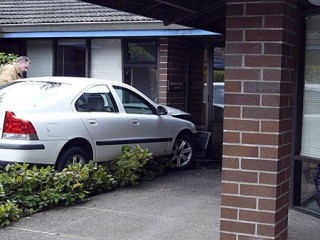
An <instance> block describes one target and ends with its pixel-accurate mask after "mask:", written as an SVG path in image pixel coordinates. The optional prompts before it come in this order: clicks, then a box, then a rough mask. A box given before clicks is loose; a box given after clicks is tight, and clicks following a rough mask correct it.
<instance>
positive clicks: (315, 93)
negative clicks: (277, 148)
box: [300, 16, 320, 159]
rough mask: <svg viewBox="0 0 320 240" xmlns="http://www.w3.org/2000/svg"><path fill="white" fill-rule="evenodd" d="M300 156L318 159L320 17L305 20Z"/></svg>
mask: <svg viewBox="0 0 320 240" xmlns="http://www.w3.org/2000/svg"><path fill="white" fill-rule="evenodd" d="M306 23H307V37H306V53H305V76H304V80H305V88H304V99H303V120H302V141H301V152H300V154H301V155H302V156H306V157H313V158H319V159H320V16H312V17H308V18H307V19H306Z"/></svg>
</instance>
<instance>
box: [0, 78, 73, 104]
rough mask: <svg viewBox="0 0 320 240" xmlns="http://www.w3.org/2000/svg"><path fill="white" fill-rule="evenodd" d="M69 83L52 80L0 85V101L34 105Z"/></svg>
mask: <svg viewBox="0 0 320 240" xmlns="http://www.w3.org/2000/svg"><path fill="white" fill-rule="evenodd" d="M69 86H70V85H68V84H63V83H52V82H35V81H26V82H12V83H9V84H5V85H2V86H1V87H0V103H1V104H10V105H18V106H35V105H38V104H40V103H44V102H46V101H47V100H48V99H50V98H51V97H53V96H56V95H57V94H58V93H59V92H60V91H61V89H62V88H67V87H69Z"/></svg>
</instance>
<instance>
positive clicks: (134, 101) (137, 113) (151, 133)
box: [113, 86, 172, 155]
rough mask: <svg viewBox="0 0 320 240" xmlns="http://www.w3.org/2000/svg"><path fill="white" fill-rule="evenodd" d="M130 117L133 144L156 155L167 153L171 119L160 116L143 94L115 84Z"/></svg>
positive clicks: (170, 138) (131, 141) (170, 139)
mask: <svg viewBox="0 0 320 240" xmlns="http://www.w3.org/2000/svg"><path fill="white" fill-rule="evenodd" d="M113 87H114V89H115V91H116V93H117V95H118V97H119V98H120V101H121V102H122V104H123V108H124V110H125V112H126V114H127V116H128V119H129V132H130V143H131V146H136V145H139V146H140V147H143V148H147V149H149V150H150V151H151V152H152V153H153V154H155V155H162V154H167V153H168V151H169V149H168V146H169V142H171V141H172V137H170V119H169V118H168V116H166V115H161V116H159V115H158V114H156V113H155V107H154V106H153V105H151V104H150V103H149V102H148V101H147V100H145V99H144V98H143V97H142V96H141V95H139V94H138V93H136V92H133V91H131V90H130V89H128V88H125V87H123V86H113Z"/></svg>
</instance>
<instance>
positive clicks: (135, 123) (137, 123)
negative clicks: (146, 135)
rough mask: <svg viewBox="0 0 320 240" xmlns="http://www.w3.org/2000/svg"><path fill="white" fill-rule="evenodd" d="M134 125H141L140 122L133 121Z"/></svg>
mask: <svg viewBox="0 0 320 240" xmlns="http://www.w3.org/2000/svg"><path fill="white" fill-rule="evenodd" d="M132 124H133V125H139V124H140V123H139V121H138V120H132Z"/></svg>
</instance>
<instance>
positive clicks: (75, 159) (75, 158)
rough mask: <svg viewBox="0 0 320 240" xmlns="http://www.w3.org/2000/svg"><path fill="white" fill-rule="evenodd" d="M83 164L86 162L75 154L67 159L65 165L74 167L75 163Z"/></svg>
mask: <svg viewBox="0 0 320 240" xmlns="http://www.w3.org/2000/svg"><path fill="white" fill-rule="evenodd" d="M85 162H86V161H85V158H84V157H83V156H81V155H80V154H75V155H73V156H71V157H70V158H69V159H68V161H67V165H75V164H76V163H80V164H85Z"/></svg>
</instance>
